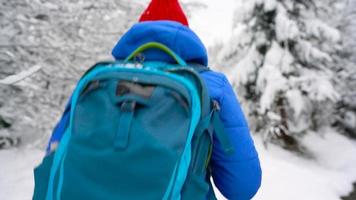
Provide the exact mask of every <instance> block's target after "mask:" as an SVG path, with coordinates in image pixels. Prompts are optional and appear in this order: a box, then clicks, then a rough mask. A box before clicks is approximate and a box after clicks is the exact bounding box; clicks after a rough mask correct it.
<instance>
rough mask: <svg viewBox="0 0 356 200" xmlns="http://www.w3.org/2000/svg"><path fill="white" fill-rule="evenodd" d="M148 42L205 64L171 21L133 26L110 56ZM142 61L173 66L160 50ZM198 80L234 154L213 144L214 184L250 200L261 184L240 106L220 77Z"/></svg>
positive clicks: (187, 34)
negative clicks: (211, 101)
mask: <svg viewBox="0 0 356 200" xmlns="http://www.w3.org/2000/svg"><path fill="white" fill-rule="evenodd" d="M147 42H160V43H163V44H165V45H166V46H168V47H169V48H171V49H172V50H173V51H175V52H176V53H177V54H178V55H180V56H181V57H182V58H183V59H184V60H185V61H187V62H194V63H199V64H201V65H205V66H207V64H208V58H207V52H206V49H205V47H204V45H203V43H202V42H201V41H200V39H199V38H198V36H197V35H196V34H195V33H194V32H193V31H192V30H191V29H189V28H188V27H186V26H183V25H181V24H180V23H176V22H171V21H155V22H142V23H138V24H136V25H134V26H133V27H132V28H131V29H130V30H129V31H128V32H127V33H126V34H125V35H124V36H123V37H122V38H121V39H120V41H119V42H118V43H117V45H116V46H115V47H114V49H113V51H112V55H113V56H114V57H115V59H118V60H122V59H124V58H126V57H127V56H128V55H129V54H130V53H131V52H133V51H134V50H135V49H136V48H137V47H139V46H141V45H142V44H144V43H147ZM145 59H146V60H161V61H166V62H174V61H173V60H172V59H171V58H170V57H169V56H167V55H166V54H165V53H163V52H161V51H159V50H148V51H147V52H145ZM201 76H202V77H203V79H204V80H205V82H206V85H207V87H208V92H209V95H210V96H211V98H213V99H215V100H217V101H218V102H219V104H220V107H221V111H220V118H221V119H222V121H223V123H224V127H225V130H226V132H227V134H228V137H229V138H230V141H231V143H232V144H233V146H234V150H235V151H234V154H233V155H226V154H225V153H224V151H223V149H222V147H221V145H220V144H219V142H218V140H214V144H213V153H212V160H211V162H212V163H211V166H212V176H213V180H214V183H215V185H216V186H217V188H218V189H219V190H220V192H221V193H222V194H223V195H224V196H225V197H226V198H228V199H231V200H248V199H251V198H252V197H253V196H254V195H255V193H256V192H257V190H258V188H259V187H260V184H261V168H260V162H259V159H258V155H257V152H256V149H255V147H254V143H253V140H252V138H251V135H250V132H249V128H248V125H247V123H246V120H245V117H244V114H243V112H242V110H241V108H240V104H239V102H238V100H237V98H236V96H235V93H234V91H233V89H232V87H231V85H230V84H229V82H228V80H227V79H226V77H225V76H224V75H223V74H222V73H218V72H214V71H206V72H202V73H201ZM69 110H70V106H67V108H66V110H65V112H64V114H63V117H62V119H61V121H60V122H59V123H58V125H57V126H56V128H55V130H54V133H53V135H52V137H51V141H50V144H51V143H52V142H54V141H59V140H60V138H61V137H62V134H63V132H64V129H65V127H66V124H67V121H68V119H69ZM48 150H49V148H48Z"/></svg>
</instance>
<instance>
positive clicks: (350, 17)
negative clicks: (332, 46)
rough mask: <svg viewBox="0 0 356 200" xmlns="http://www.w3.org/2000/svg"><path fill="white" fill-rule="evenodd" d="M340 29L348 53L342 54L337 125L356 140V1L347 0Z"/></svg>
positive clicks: (339, 72)
mask: <svg viewBox="0 0 356 200" xmlns="http://www.w3.org/2000/svg"><path fill="white" fill-rule="evenodd" d="M345 3H346V7H345V10H344V12H342V13H343V20H342V21H343V23H342V24H341V26H340V28H341V30H342V33H343V41H344V46H345V49H346V51H343V52H342V53H341V54H340V63H343V64H342V66H343V67H342V68H341V69H340V70H339V71H338V73H337V74H338V76H339V79H340V80H342V81H341V82H339V84H338V86H339V87H338V89H339V90H340V93H341V97H342V98H341V100H340V102H339V103H338V112H337V114H338V120H337V121H336V125H337V126H338V127H340V128H341V129H340V130H341V131H343V132H344V133H346V134H347V135H349V136H351V137H353V138H356V90H355V88H356V67H355V65H356V34H355V31H356V21H355V17H356V0H346V2H345Z"/></svg>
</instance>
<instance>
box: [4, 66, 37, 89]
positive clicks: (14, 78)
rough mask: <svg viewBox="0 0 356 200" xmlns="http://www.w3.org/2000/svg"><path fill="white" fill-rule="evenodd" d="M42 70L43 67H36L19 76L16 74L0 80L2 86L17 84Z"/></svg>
mask: <svg viewBox="0 0 356 200" xmlns="http://www.w3.org/2000/svg"><path fill="white" fill-rule="evenodd" d="M41 68H42V67H41V66H40V65H35V66H33V67H31V68H30V69H28V70H25V71H22V72H20V73H18V74H15V75H11V76H8V77H6V78H4V79H2V80H0V84H4V85H13V84H16V83H18V82H20V81H22V80H24V79H25V78H27V77H29V76H31V75H32V74H34V73H36V72H37V71H39V70H40V69H41Z"/></svg>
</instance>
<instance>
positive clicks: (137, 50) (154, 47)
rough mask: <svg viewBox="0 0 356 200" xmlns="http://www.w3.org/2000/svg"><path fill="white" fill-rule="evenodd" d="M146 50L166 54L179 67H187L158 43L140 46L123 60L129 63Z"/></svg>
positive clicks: (170, 51)
mask: <svg viewBox="0 0 356 200" xmlns="http://www.w3.org/2000/svg"><path fill="white" fill-rule="evenodd" d="M148 49H159V50H161V51H163V52H165V53H167V54H168V55H169V56H171V57H172V58H173V59H174V60H175V61H176V62H177V63H178V64H179V65H181V66H187V63H186V62H185V61H184V60H183V59H182V58H181V57H179V56H178V55H177V54H176V53H174V52H173V51H172V50H171V49H170V48H168V47H167V46H165V45H164V44H161V43H158V42H148V43H146V44H143V45H141V46H140V47H138V48H137V49H136V50H135V51H134V52H132V53H131V54H130V55H129V56H128V57H127V58H126V59H125V62H129V61H130V60H132V59H133V58H134V57H135V56H137V55H138V54H139V53H141V52H143V51H145V50H148Z"/></svg>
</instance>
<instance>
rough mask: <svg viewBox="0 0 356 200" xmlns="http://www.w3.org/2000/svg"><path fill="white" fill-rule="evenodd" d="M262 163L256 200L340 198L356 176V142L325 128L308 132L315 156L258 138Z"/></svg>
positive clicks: (324, 199) (307, 142) (306, 140)
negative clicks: (316, 131) (308, 156)
mask: <svg viewBox="0 0 356 200" xmlns="http://www.w3.org/2000/svg"><path fill="white" fill-rule="evenodd" d="M256 144H257V148H258V152H259V156H260V159H261V163H262V170H263V178H262V179H263V182H262V187H261V189H260V191H259V192H258V194H257V195H256V196H255V198H254V200H260V199H261V200H266V199H267V200H269V199H270V200H272V199H273V200H279V199H288V200H300V199H303V200H340V196H343V195H345V194H347V193H349V192H350V191H351V190H352V184H351V183H352V182H353V181H354V180H355V179H356V167H355V166H356V156H355V155H356V143H355V141H350V140H349V139H348V138H346V137H344V136H342V135H340V134H338V133H335V132H334V131H333V130H330V129H329V130H325V133H323V134H321V135H319V134H317V133H311V134H307V135H306V137H305V138H304V139H303V144H304V145H305V146H306V147H307V148H308V149H309V151H310V152H311V153H312V155H313V157H314V159H307V158H303V157H300V156H297V155H295V154H293V153H290V152H287V151H284V150H281V149H280V148H278V147H275V146H269V147H268V149H265V148H264V147H263V146H262V145H260V144H261V141H260V140H259V139H258V138H256Z"/></svg>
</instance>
